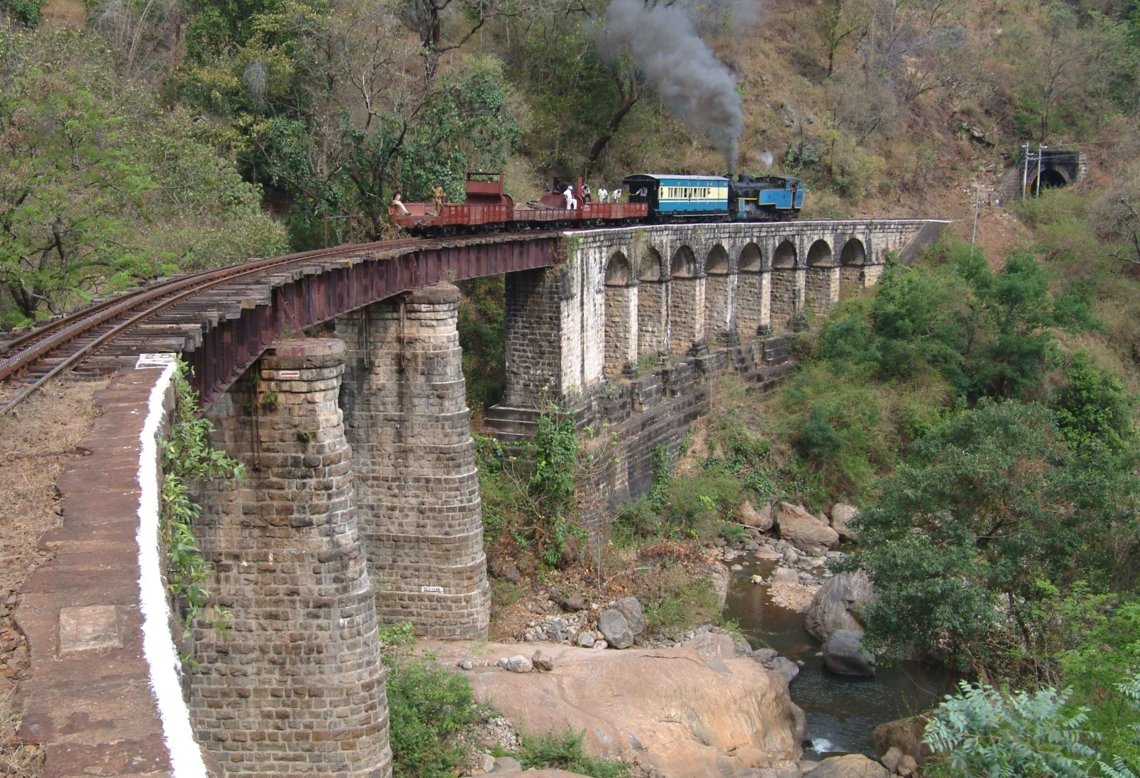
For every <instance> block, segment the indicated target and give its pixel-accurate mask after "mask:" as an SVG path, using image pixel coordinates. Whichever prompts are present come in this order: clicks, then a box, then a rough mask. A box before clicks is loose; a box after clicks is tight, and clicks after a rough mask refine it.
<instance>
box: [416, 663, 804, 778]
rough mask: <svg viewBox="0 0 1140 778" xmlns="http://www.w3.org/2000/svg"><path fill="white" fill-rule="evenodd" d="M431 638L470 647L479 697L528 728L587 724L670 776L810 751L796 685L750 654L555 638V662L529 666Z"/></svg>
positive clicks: (605, 740)
mask: <svg viewBox="0 0 1140 778" xmlns="http://www.w3.org/2000/svg"><path fill="white" fill-rule="evenodd" d="M422 647H423V648H424V649H426V650H431V651H432V652H434V653H435V654H436V655H437V656H439V657H440V659H441V660H443V661H448V660H449V659H450V660H452V661H454V658H457V657H458V656H459V655H460V653H462V652H466V655H470V656H472V657H473V658H474V659H475V660H476V661H475V662H474V668H473V670H472V671H471V672H468V673H464V677H465V678H467V679H468V680H470V682H471V686H472V688H473V689H474V692H475V696H476V698H477V699H478V701H479V702H485V703H488V704H490V705H491V706H492V707H493V708H495V710H497V711H499V712H500V713H501V714H502V715H503V716H504V717H506V718H507V719H508V720H510V721H511V723H512V724H514V725H515V726H516V727H520V728H523V729H525V730H526V731H528V732H533V733H536V734H543V733H552V732H555V733H556V732H565V731H567V730H568V729H569V730H572V731H575V732H584V733H585V740H584V743H583V745H584V748H585V750H586V753H587V754H589V755H591V756H596V757H608V758H617V757H623V758H625V760H626V761H629V762H632V761H634V760H635V758H636V761H638V762H640V763H641V764H643V765H645V766H647V767H652V768H655V769H657V770H659V771H661V774H662V775H669V776H683V775H718V776H733V775H736V776H744V775H755V774H756V773H755V770H757V769H764V768H768V767H776V766H780V765H784V764H786V763H788V762H794V761H795V760H796V759H798V758H799V756H800V753H801V751H800V741H799V740H797V738H796V734H795V732H794V730H793V728H794V727H795V726H796V721H797V718H798V716H797V710H796V708H795V706H794V705H793V703H792V701H791V699H790V698H789V696H788V691H787V685H786V684H785V683H784V682H783V681H782V680H780V679H778V678H775V677H773V676H771V675H769V674H768V673H767V672H766V671H765V670H764V668H763V667H761V666H760V664H759V663H758V662H755V661H753V660H752V659H751V658H749V657H718V658H716V659H705V658H704V657H702V656H701V655H700V654H698V653H697V652H695V651H692V650H689V649H685V648H653V649H650V648H636V647H635V648H630V649H627V650H625V651H594V650H591V649H588V648H576V647H573V646H568V645H551V646H546V647H544V648H545V650H547V651H548V652H549V653H550V655H551V658H552V660H553V664H554V671H553V672H549V673H527V674H525V675H520V674H517V673H504V672H502V671H500V670H496V669H495V668H493V667H486V666H484V664H485V663H484V662H482V661H480V660H481V659H482V658H483V657H485V656H486V657H495V656H500V655H510V654H513V653H517V652H518V648H517V647H515V646H505V645H501V644H494V643H478V642H475V643H471V642H468V643H462V642H460V643H458V644H456V643H453V642H450V641H448V642H444V641H425V642H424V643H423V644H422ZM801 717H802V716H801ZM758 752H759V754H760V756H758ZM737 754H740V757H741V758H738V757H737V756H736V755H737ZM744 757H747V758H746V759H745V758H744Z"/></svg>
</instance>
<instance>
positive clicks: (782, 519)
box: [776, 502, 839, 553]
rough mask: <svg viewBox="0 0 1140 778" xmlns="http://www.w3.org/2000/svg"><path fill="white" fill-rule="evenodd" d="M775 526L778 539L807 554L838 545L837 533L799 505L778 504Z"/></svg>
mask: <svg viewBox="0 0 1140 778" xmlns="http://www.w3.org/2000/svg"><path fill="white" fill-rule="evenodd" d="M776 526H777V528H778V529H779V531H780V537H782V538H783V539H784V540H786V541H788V542H789V543H791V544H792V545H793V546H795V547H796V548H797V549H798V550H800V551H804V552H807V553H817V552H819V551H823V550H826V549H829V548H833V547H834V546H836V545H838V543H839V533H838V532H836V531H835V530H833V529H832V528H831V527H829V526H828V525H827V524H825V523H824V522H822V521H820V520H819V519H817V518H816V517H815V516H812V515H811V514H810V513H808V512H807V511H806V510H804V509H803V508H801V507H800V506H799V505H792V504H791V503H787V502H782V503H780V509H779V511H778V512H777V513H776Z"/></svg>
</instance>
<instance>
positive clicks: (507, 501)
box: [476, 406, 588, 567]
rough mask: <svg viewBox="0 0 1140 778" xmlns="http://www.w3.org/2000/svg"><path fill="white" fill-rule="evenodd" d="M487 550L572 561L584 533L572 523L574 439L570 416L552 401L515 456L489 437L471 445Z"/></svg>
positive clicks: (555, 563)
mask: <svg viewBox="0 0 1140 778" xmlns="http://www.w3.org/2000/svg"><path fill="white" fill-rule="evenodd" d="M476 456H477V464H478V468H479V485H480V494H481V497H482V502H483V521H484V526H485V527H486V533H485V538H486V540H487V543H488V549H489V550H493V549H495V547H496V546H499V545H501V544H504V543H506V544H511V543H513V545H514V547H515V548H514V550H515V551H516V552H517V551H518V550H525V549H529V548H533V549H534V550H535V552H536V553H537V554H538V557H539V560H540V561H541V562H542V564H543V565H545V566H547V567H560V566H564V565H566V564H569V563H570V562H572V561H574V560H575V559H576V558H577V555H578V554H579V552H580V550H581V548H582V545H583V544H584V543H585V541H586V538H587V537H588V533H587V532H586V530H585V529H584V528H583V527H581V526H580V525H579V524H578V514H577V502H576V491H575V488H576V479H577V473H578V440H577V434H576V432H575V430H574V418H573V417H572V416H570V415H569V414H567V413H566V412H565V411H564V410H562V409H560V408H557V407H555V406H550V407H548V408H547V409H546V410H545V411H544V412H543V413H542V414H540V416H539V418H538V422H537V431H536V434H535V440H534V442H533V443H531V444H530V445H528V446H526V448H525V451H524V452H523V453H522V454H521V455H519V456H518V457H514V456H508V455H507V453H506V452H505V451H504V449H503V448H502V447H501V446H500V445H499V444H498V443H497V442H495V441H492V440H488V439H480V441H479V443H478V445H477V447H476Z"/></svg>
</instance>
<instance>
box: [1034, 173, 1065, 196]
mask: <svg viewBox="0 0 1140 778" xmlns="http://www.w3.org/2000/svg"><path fill="white" fill-rule="evenodd" d="M1038 180H1040V182H1041V187H1040V188H1041V189H1059V188H1060V187H1063V186H1068V185H1069V179H1068V178H1066V176H1065V173H1064V171H1062V170H1058V169H1057V168H1055V167H1047V168H1042V170H1041V175H1040V177H1038V176H1034V177H1033V180H1031V181H1030V182H1029V184H1028V186H1029V188H1028V189H1027V190H1026V191H1027V193H1028V194H1033V193H1035V192H1037V191H1038V186H1037V182H1038Z"/></svg>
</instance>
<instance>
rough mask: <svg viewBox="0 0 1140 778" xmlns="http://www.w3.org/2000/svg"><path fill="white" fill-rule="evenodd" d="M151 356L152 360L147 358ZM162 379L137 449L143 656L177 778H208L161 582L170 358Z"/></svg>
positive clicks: (152, 394) (151, 364)
mask: <svg viewBox="0 0 1140 778" xmlns="http://www.w3.org/2000/svg"><path fill="white" fill-rule="evenodd" d="M147 356H150V355H147ZM156 361H158V360H153V359H152V360H148V361H145V362H144V360H142V359H140V360H139V364H138V365H137V367H154V366H155V362H156ZM162 361H165V362H167V364H166V365H165V367H164V368H163V370H162V374H161V375H160V376H159V378H158V380H157V381H155V383H154V386H153V387H152V388H151V390H150V399H149V401H148V403H147V415H146V421H145V422H144V423H143V428H142V434H141V436H140V443H141V445H140V446H139V488H140V490H141V497H140V498H139V512H138V516H139V527H138V533H137V534H136V535H135V538H136V539H137V541H138V546H139V571H140V572H139V607H140V609H141V610H142V618H143V625H142V630H143V655H144V656H145V657H146V662H147V665H148V666H149V668H150V688H151V692H152V693H153V694H154V698H155V702H156V703H157V704H158V714H159V717H160V719H161V720H162V737H163V740H164V741H165V742H166V750H167V751H168V752H169V753H170V766H171V768H172V770H173V774H174V776H175V778H198V776H201V777H202V778H206V776H207V775H208V773H207V771H206V764H205V762H204V761H203V760H202V751H201V749H200V748H199V747H198V743H197V741H196V740H195V739H194V730H193V728H192V727H191V726H190V709H189V708H188V707H187V706H186V703H185V701H184V700H183V699H182V684H181V682H180V680H179V674H180V672H181V669H182V666H181V663H180V662H179V660H178V651H177V649H175V647H174V640H173V639H172V638H171V635H170V623H171V622H170V604H169V603H168V602H167V599H166V587H165V586H164V585H163V582H162V566H161V564H160V558H159V537H158V522H159V481H158V479H159V473H158V430H159V428H160V426H161V424H162V421H163V399H164V398H165V396H166V391H167V389H168V388H169V386H170V382H171V378H172V376H173V375H174V371H175V369H176V366H175V365H174V363H173V361H172V360H170V358H169V357H168V359H167V360H162Z"/></svg>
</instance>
